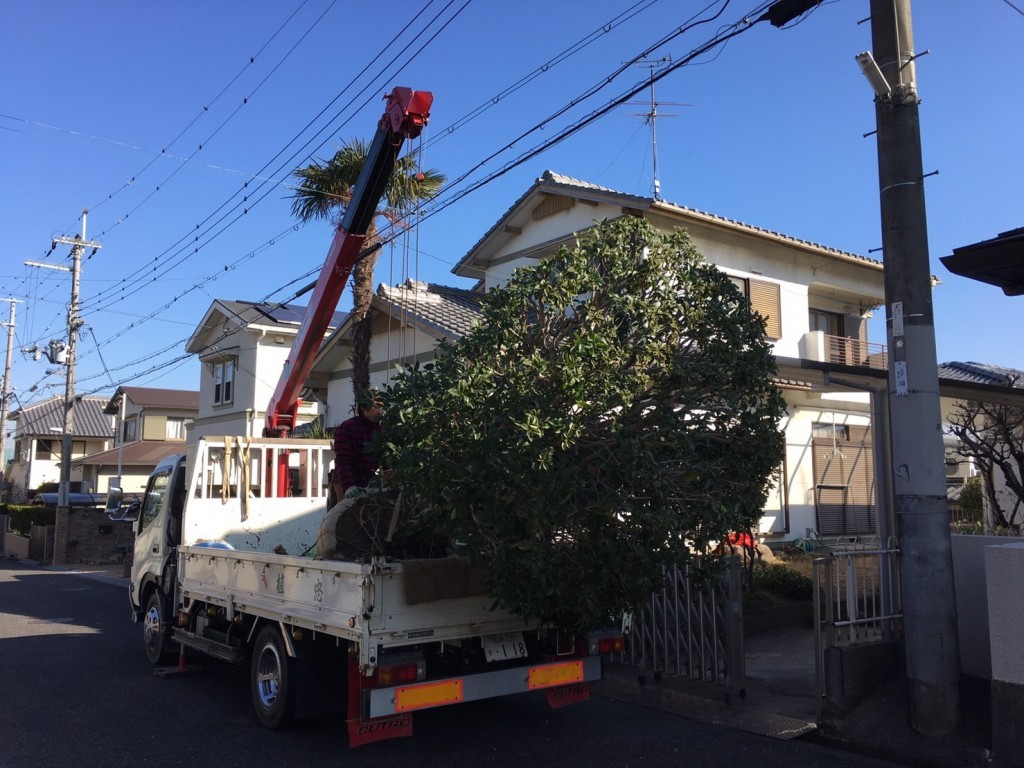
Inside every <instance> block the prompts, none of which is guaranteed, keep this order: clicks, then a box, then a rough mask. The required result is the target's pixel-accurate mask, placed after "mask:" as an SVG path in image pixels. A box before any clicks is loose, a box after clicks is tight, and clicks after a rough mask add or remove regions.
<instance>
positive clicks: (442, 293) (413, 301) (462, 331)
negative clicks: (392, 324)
mask: <svg viewBox="0 0 1024 768" xmlns="http://www.w3.org/2000/svg"><path fill="white" fill-rule="evenodd" d="M374 306H375V308H376V309H377V310H378V311H381V312H384V313H387V314H390V315H392V316H397V317H402V318H403V319H404V320H405V321H406V322H408V323H409V324H410V325H412V326H415V327H416V328H417V329H419V330H420V331H422V332H424V333H434V334H436V335H437V336H439V337H448V338H453V339H454V338H459V337H461V336H465V335H466V334H467V333H468V332H469V329H470V328H471V327H472V325H473V323H474V322H476V321H478V320H479V319H480V318H481V316H482V315H481V312H480V294H479V293H474V292H473V291H468V290H465V289H463V288H451V287H449V286H446V285H437V284H436V283H420V282H417V281H415V280H407V281H406V282H405V283H403V284H401V285H397V286H394V287H391V286H387V285H381V286H380V288H378V290H377V295H376V296H375V297H374Z"/></svg>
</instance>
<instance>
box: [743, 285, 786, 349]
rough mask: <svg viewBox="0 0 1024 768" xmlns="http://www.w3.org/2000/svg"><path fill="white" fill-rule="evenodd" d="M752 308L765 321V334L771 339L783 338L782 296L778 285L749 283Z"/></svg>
mask: <svg viewBox="0 0 1024 768" xmlns="http://www.w3.org/2000/svg"><path fill="white" fill-rule="evenodd" d="M749 286H750V308H751V309H753V310H754V311H755V312H757V313H758V314H759V315H761V317H763V318H764V319H765V334H766V335H767V336H768V338H770V339H781V338H782V294H781V291H780V290H779V284H778V283H769V282H766V281H764V280H753V279H751V280H750V281H749Z"/></svg>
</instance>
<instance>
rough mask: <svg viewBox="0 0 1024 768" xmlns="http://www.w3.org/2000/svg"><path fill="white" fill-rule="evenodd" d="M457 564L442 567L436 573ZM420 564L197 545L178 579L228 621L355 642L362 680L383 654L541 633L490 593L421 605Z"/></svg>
mask: <svg viewBox="0 0 1024 768" xmlns="http://www.w3.org/2000/svg"><path fill="white" fill-rule="evenodd" d="M451 562H452V561H438V568H439V569H444V568H445V567H446V565H450V563H451ZM415 564H416V565H415V568H414V567H413V566H412V564H408V565H406V564H404V563H403V562H402V561H394V562H385V561H383V560H373V561H371V562H368V563H354V562H347V561H338V560H313V559H308V558H302V557H296V556H293V555H276V554H268V553H262V552H243V551H238V550H225V549H214V548H210V547H206V546H202V545H198V546H197V545H193V546H182V547H179V550H178V580H179V585H180V590H181V596H182V597H183V598H190V599H192V600H199V601H202V602H207V603H211V604H214V605H218V606H221V607H223V608H225V610H226V611H227V613H228V618H229V619H230V618H232V617H233V616H234V614H235V613H236V612H241V613H247V614H251V615H254V616H259V617H261V618H263V619H267V620H270V621H281V622H285V623H288V624H292V625H296V626H300V627H304V628H306V629H310V630H313V631H316V632H323V633H325V634H328V635H333V636H336V637H340V638H343V639H346V640H350V641H352V642H355V643H357V644H358V647H359V666H360V669H361V670H362V672H363V673H364V674H368V673H369V672H370V671H372V669H373V667H374V666H375V663H376V657H377V654H378V648H382V649H383V648H395V647H400V646H405V645H412V644H418V643H424V642H434V641H436V642H456V641H459V640H462V639H464V638H471V637H479V636H482V635H497V634H502V633H506V632H520V631H523V630H527V629H531V628H532V627H533V626H535V625H531V624H530V623H529V622H527V621H525V620H524V619H523V618H522V617H520V616H515V615H513V614H511V613H508V612H507V611H504V610H502V609H500V608H496V607H495V606H494V599H493V598H492V597H490V596H488V595H486V594H471V595H464V596H457V597H442V598H440V599H427V600H422V590H421V589H416V588H414V589H412V590H407V589H406V587H407V584H406V575H407V572H412V571H415V574H416V578H417V579H422V578H423V568H424V566H426V567H427V569H428V570H429V568H430V567H429V564H427V563H425V561H415ZM439 573H442V574H443V573H445V571H439ZM416 586H417V587H418V586H421V585H416ZM417 593H419V594H420V596H419V597H417V596H416V595H417ZM448 593H449V594H450V593H451V590H448ZM410 594H411V595H413V598H412V599H411V600H410ZM421 600H422V601H421Z"/></svg>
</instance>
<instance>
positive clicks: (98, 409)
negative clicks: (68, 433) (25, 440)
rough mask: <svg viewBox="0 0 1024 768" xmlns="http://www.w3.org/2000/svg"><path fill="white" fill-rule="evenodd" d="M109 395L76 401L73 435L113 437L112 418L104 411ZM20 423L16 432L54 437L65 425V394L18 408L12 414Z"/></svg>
mask: <svg viewBox="0 0 1024 768" xmlns="http://www.w3.org/2000/svg"><path fill="white" fill-rule="evenodd" d="M106 404H107V398H105V397H94V396H91V395H83V396H82V397H79V398H77V399H76V400H75V409H74V421H73V430H72V436H73V437H79V438H86V437H102V438H113V437H114V424H113V419H111V418H110V417H109V416H107V415H105V414H104V413H103V407H104V406H105V405H106ZM11 419H12V420H14V421H16V422H17V423H18V426H17V429H16V430H15V433H16V434H17V435H19V436H20V435H46V436H47V437H53V435H54V434H55V432H59V431H61V430H62V429H63V428H64V397H63V396H62V395H58V396H55V397H51V398H49V399H48V400H43V401H42V402H39V403H35V404H33V405H29V406H26V407H24V408H19V409H18V410H17V411H15V412H14V413H12V414H11Z"/></svg>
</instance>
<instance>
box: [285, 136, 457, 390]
mask: <svg viewBox="0 0 1024 768" xmlns="http://www.w3.org/2000/svg"><path fill="white" fill-rule="evenodd" d="M369 149H370V145H369V144H368V143H367V142H366V141H364V140H362V139H352V140H351V141H348V142H343V143H342V145H341V148H340V149H338V151H337V152H335V153H334V155H333V157H331V158H330V159H329V160H327V161H325V162H321V161H319V160H314V161H313V162H312V163H311V164H310V165H307V166H305V167H304V168H297V169H296V170H295V171H293V173H292V175H293V176H294V177H295V178H296V179H297V180H298V181H299V186H298V187H297V188H296V189H295V191H294V193H293V194H292V214H293V215H294V216H295V217H296V218H297V219H299V220H300V221H302V222H303V223H305V222H309V221H312V220H316V219H324V220H329V221H332V222H333V223H334V224H335V225H336V226H337V225H339V224H340V222H341V220H342V218H343V216H344V213H345V209H346V208H347V206H348V204H349V202H350V201H351V200H352V193H353V190H354V189H355V185H356V182H357V181H358V180H359V174H360V173H361V172H362V170H363V166H364V165H365V164H366V157H367V154H368V153H369ZM445 180H446V177H445V176H444V174H441V173H439V172H438V171H436V170H433V169H421V168H419V166H418V165H417V164H416V158H415V156H413V155H403V156H402V157H399V158H398V160H397V161H396V163H395V169H394V172H393V173H392V174H391V177H390V178H389V179H388V183H387V187H386V188H385V190H384V200H383V201H382V203H383V204H382V205H381V206H380V207H378V209H377V212H376V213H377V216H380V217H381V218H383V219H386V220H387V221H388V223H389V224H391V225H392V226H394V227H399V228H401V227H405V226H407V225H408V221H407V219H408V217H409V215H410V214H411V213H412V211H413V210H414V209H415V207H416V206H417V205H418V204H419V203H420V202H422V201H425V200H430V199H431V198H432V197H434V196H435V195H436V194H437V193H438V192H439V191H440V189H441V187H442V186H444V183H445ZM376 243H377V226H376V224H375V223H374V222H371V223H370V227H369V229H368V230H367V232H366V240H365V241H364V251H366V253H365V254H364V255H363V257H362V258H361V259H360V260H359V261H357V262H356V265H355V268H354V269H353V271H352V277H353V281H352V282H353V285H352V314H353V316H354V318H355V328H354V329H353V339H352V389H353V397H354V398H355V399H357V400H358V399H359V398H360V397H361V396H362V395H363V394H364V393H365V392H366V391H367V390H368V389H369V388H370V340H371V336H372V335H373V332H372V329H371V327H370V326H371V323H370V318H369V316H368V313H369V310H370V303H371V302H372V300H373V269H374V266H375V265H376V263H377V251H376V250H375V249H373V248H371V246H373V245H375V244H376Z"/></svg>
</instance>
